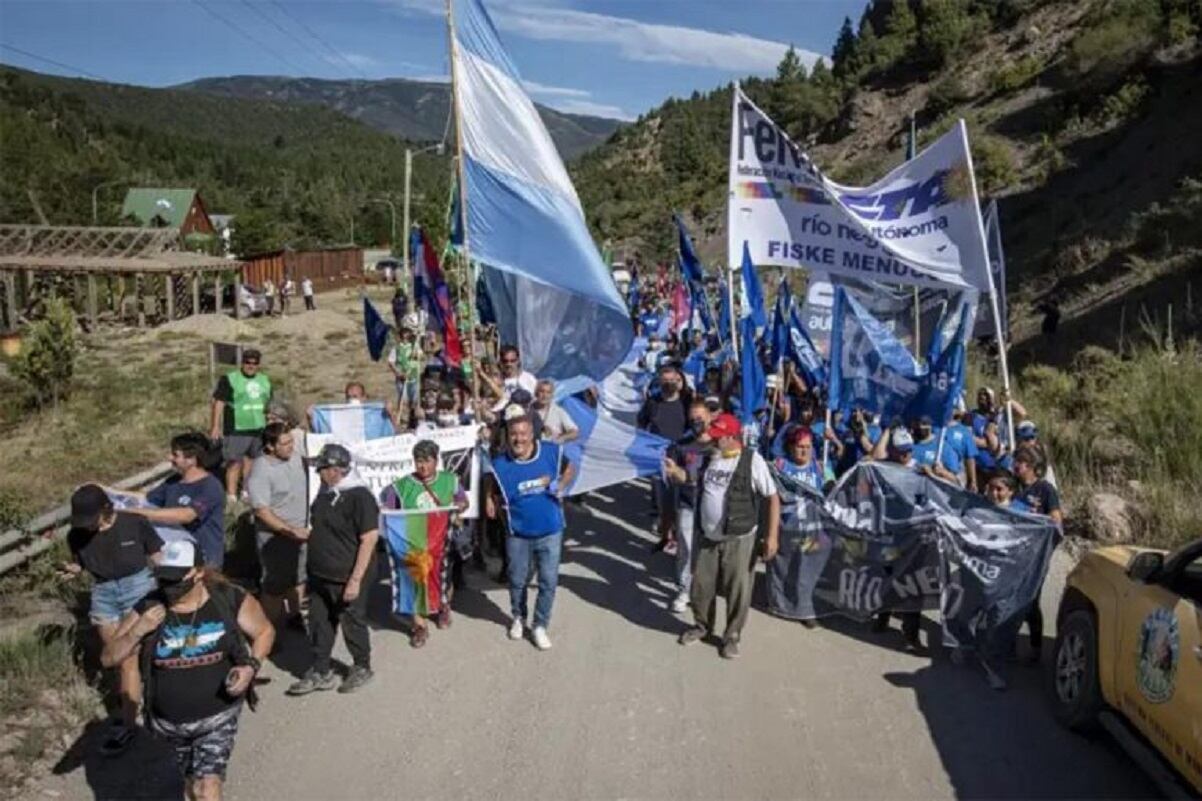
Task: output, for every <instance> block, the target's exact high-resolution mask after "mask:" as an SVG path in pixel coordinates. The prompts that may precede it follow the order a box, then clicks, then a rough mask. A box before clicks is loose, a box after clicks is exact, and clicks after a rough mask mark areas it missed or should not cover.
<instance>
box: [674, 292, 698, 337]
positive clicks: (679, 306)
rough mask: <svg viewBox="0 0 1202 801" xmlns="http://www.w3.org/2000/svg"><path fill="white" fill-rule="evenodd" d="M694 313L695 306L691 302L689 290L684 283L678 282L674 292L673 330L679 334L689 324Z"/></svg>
mask: <svg viewBox="0 0 1202 801" xmlns="http://www.w3.org/2000/svg"><path fill="white" fill-rule="evenodd" d="M692 315H693V306H692V304H691V303H690V302H689V292H688V290H687V289H685V286H684V284H683V283H680V284H677V285H676V290H675V291H674V292H673V293H672V330H673V331H675V332H676V333H678V334H679V333H680V332H681V331H682V330H683V329H684V328H685V327H686V326H687V325H688V324H689V318H690V317H692Z"/></svg>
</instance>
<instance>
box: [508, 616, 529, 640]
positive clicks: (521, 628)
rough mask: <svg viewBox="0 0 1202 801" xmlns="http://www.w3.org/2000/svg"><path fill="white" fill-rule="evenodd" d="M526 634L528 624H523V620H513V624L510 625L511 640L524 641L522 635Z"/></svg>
mask: <svg viewBox="0 0 1202 801" xmlns="http://www.w3.org/2000/svg"><path fill="white" fill-rule="evenodd" d="M525 633H526V624H525V623H523V622H522V621H521V620H518V619H517V618H516V617H515V618H514V619H513V622H512V623H510V624H509V639H511V640H520V639H522V635H523V634H525Z"/></svg>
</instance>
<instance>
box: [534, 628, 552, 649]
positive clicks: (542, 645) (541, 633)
mask: <svg viewBox="0 0 1202 801" xmlns="http://www.w3.org/2000/svg"><path fill="white" fill-rule="evenodd" d="M531 636H532V637H533V638H534V647H535V648H537V649H538V650H540V651H546V650H549V649H550V648H551V638H550V637H548V636H547V630H546V629H544V628H543V627H542V626H535V627H534V631H533V632H532V633H531Z"/></svg>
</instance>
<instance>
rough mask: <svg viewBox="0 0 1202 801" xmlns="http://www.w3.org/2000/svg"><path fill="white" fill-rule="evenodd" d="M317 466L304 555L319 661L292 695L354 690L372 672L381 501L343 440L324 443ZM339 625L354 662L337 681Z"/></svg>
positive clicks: (311, 634) (291, 690) (315, 659)
mask: <svg viewBox="0 0 1202 801" xmlns="http://www.w3.org/2000/svg"><path fill="white" fill-rule="evenodd" d="M313 466H314V468H316V470H317V475H318V476H319V477H320V478H321V489H320V490H318V493H317V497H316V498H315V499H314V500H313V503H312V505H311V506H310V509H309V538H308V540H307V543H308V548H307V553H306V562H305V573H306V576H307V577H308V583H307V595H308V597H309V644H310V646H311V648H312V651H313V665H312V666H311V667H310V668H309V670H308V671H307V672H306V673H305V675H304V676H303V677H301V679H300V681H298V682H296V683H295V684H293V685H292V686H291V687H289V688H288V694H289V695H307V694H309V693H311V692H314V691H319V690H332V689H334V687H335V686H337V687H338V692H340V693H351V692H355V691H356V690H358V689H359V688H361V687H363V686H364V685H365V684H367V683H368V682H369V681H371V679H372V675H373V674H372V670H371V638H370V634H369V633H368V629H367V601H368V597H367V596H368V590H369V589H370V587H371V582H372V581H373V580H374V577H375V559H374V556H375V552H376V541H377V540H378V539H379V535H380V532H379V518H380V507H379V505H378V504H377V503H376V498H375V496H374V495H372V492H371V490H370V489H368V488H367V486H366V485H365V484H364V483H363V482H362V481H361V480H359V479H358V478H357V477H355V476H353V475H352V473H351V454H350V451H348V450H347V449H346V448H345V447H344V446H342V445H339V444H337V443H329V444H327V445H325V446H324V447H322V449H321V452H320V453H318V454H317V458H316V460H315V461H314V465H313ZM340 627H341V629H342V637H343V640H344V641H345V642H346V648H347V650H348V651H350V654H351V659H352V660H353V661H354V665H353V666H352V667H351V669H350V671H349V672H348V673H347V675H346V677H345V678H344V679H343V680H342V683H341V684H338V681H337V679H336V678H335V676H334V670H333V666H332V660H331V658H330V656H331V654H332V653H333V651H334V637H335V635H336V634H337V633H338V629H339V628H340Z"/></svg>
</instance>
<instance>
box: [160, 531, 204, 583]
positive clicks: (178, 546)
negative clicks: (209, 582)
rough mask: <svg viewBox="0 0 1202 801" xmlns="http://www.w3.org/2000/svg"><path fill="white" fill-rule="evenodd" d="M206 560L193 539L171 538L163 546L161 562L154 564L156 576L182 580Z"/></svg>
mask: <svg viewBox="0 0 1202 801" xmlns="http://www.w3.org/2000/svg"><path fill="white" fill-rule="evenodd" d="M202 564H204V562H203V561H202V560H201V558H200V551H199V550H198V549H197V547H196V543H194V542H192V541H191V540H186V539H178V540H171V541H170V542H168V543H166V544H165V545H164V546H163V550H162V551H161V552H160V555H159V563H158V564H157V565H155V566H154V577H155V578H158V579H163V580H164V581H180V580H181V579H183V577H184V576H186V575H188V571H189V570H191V569H192V568H194V567H200V566H201V565H202Z"/></svg>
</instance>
